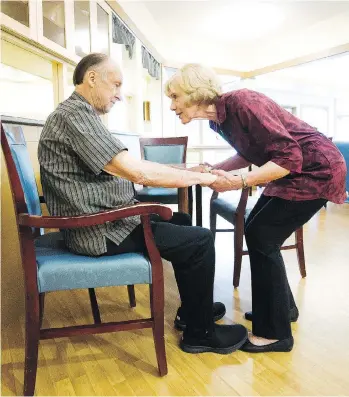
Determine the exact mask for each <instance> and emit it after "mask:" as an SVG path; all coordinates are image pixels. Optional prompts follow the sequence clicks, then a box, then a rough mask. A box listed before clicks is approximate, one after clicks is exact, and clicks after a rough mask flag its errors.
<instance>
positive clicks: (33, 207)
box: [1, 123, 42, 216]
mask: <svg viewBox="0 0 349 397" xmlns="http://www.w3.org/2000/svg"><path fill="white" fill-rule="evenodd" d="M1 147H2V150H3V153H4V158H5V163H6V166H7V170H8V177H9V182H10V188H11V192H12V196H13V201H14V205H15V212H16V216H17V215H18V213H20V212H23V213H29V214H31V215H39V216H41V215H42V212H41V206H40V198H39V193H38V188H37V185H36V181H35V174H34V170H33V167H32V165H31V161H30V158H29V153H28V148H27V145H26V142H25V139H24V135H23V130H22V127H21V126H20V125H15V124H5V123H1Z"/></svg>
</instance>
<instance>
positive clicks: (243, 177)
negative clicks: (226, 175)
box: [240, 174, 249, 190]
mask: <svg viewBox="0 0 349 397" xmlns="http://www.w3.org/2000/svg"><path fill="white" fill-rule="evenodd" d="M240 176H241V182H242V189H243V190H245V189H248V188H249V186H248V184H247V182H246V177H245V175H243V174H240Z"/></svg>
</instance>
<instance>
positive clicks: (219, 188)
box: [210, 170, 242, 193]
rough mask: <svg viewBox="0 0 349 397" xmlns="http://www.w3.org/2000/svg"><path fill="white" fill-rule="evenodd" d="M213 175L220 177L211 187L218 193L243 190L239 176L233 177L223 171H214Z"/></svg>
mask: <svg viewBox="0 0 349 397" xmlns="http://www.w3.org/2000/svg"><path fill="white" fill-rule="evenodd" d="M211 173H212V174H214V175H217V176H218V178H217V180H216V181H215V182H213V183H212V184H211V185H210V188H211V189H213V190H215V191H216V192H220V193H223V192H227V191H228V190H239V189H241V188H242V180H241V177H240V176H238V175H233V174H230V173H229V172H226V171H223V170H213V171H211Z"/></svg>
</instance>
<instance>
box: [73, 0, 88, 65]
mask: <svg viewBox="0 0 349 397" xmlns="http://www.w3.org/2000/svg"><path fill="white" fill-rule="evenodd" d="M74 26H75V32H74V33H75V53H76V55H78V56H80V57H84V56H85V55H87V54H89V53H90V52H91V13H90V2H89V1H75V2H74Z"/></svg>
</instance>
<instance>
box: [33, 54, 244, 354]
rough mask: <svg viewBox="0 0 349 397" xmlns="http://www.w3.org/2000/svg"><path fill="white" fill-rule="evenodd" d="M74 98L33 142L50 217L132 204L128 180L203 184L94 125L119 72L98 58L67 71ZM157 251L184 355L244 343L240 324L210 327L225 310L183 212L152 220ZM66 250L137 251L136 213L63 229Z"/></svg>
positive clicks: (200, 177)
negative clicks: (177, 301) (171, 282)
mask: <svg viewBox="0 0 349 397" xmlns="http://www.w3.org/2000/svg"><path fill="white" fill-rule="evenodd" d="M73 79H74V85H75V87H76V89H75V91H74V93H73V94H72V95H71V96H70V98H68V99H67V100H66V101H64V102H62V103H61V104H60V105H59V106H58V107H57V109H56V110H55V111H54V112H53V113H52V114H51V115H50V116H49V117H48V119H47V121H46V123H45V126H44V129H43V131H42V134H41V138H40V142H39V153H38V154H39V162H40V170H41V182H42V186H43V191H44V196H45V199H46V202H47V206H48V209H49V211H50V213H51V214H52V215H59V216H64V215H65V216H73V215H80V214H86V213H94V212H98V211H101V210H104V209H110V208H117V207H119V206H122V205H129V204H134V203H136V199H135V196H134V193H135V191H134V186H133V183H137V184H141V185H147V186H163V187H185V186H191V185H194V184H201V185H203V186H209V185H211V184H213V183H214V182H217V179H219V178H220V177H217V176H216V175H212V174H209V173H199V172H194V171H193V172H192V171H186V170H179V169H175V168H171V167H168V166H165V165H161V164H157V163H152V162H148V161H141V160H137V159H135V158H132V157H131V156H130V155H129V153H128V151H127V148H126V147H125V145H124V144H123V143H122V142H120V141H119V140H117V139H115V138H114V137H113V136H112V135H111V134H110V132H109V131H108V130H107V129H106V127H105V126H104V125H103V124H102V122H101V119H100V117H99V116H100V115H102V114H106V113H108V112H109V111H110V109H111V108H112V106H113V105H114V104H115V102H116V101H119V100H120V89H121V86H122V74H121V71H120V69H119V68H118V66H117V65H116V64H115V63H114V62H113V61H112V60H111V59H109V58H108V57H107V56H106V55H103V54H90V55H88V56H86V57H85V58H83V59H82V60H81V61H80V62H79V64H78V65H77V67H76V69H75V72H74V78H73ZM152 230H153V233H154V238H155V242H156V245H157V247H158V249H159V251H160V254H161V256H162V257H163V258H165V259H166V260H168V261H170V262H172V265H173V268H174V272H175V276H176V280H177V284H178V290H179V294H180V298H181V302H182V304H181V307H180V308H179V309H178V312H177V317H176V319H175V325H176V327H177V328H179V329H184V334H183V338H182V339H181V342H180V346H181V348H182V350H184V351H186V352H188V353H200V352H206V351H209V352H215V353H220V354H227V353H231V352H233V351H234V350H236V349H238V348H239V347H241V346H242V345H243V344H244V342H245V341H246V338H247V332H246V329H245V328H244V327H243V326H241V325H217V324H214V320H218V319H220V318H222V317H223V316H224V314H225V307H224V305H223V304H222V303H219V302H217V303H213V282H214V266H215V250H214V242H213V238H212V235H211V232H210V231H209V230H207V229H204V228H200V227H193V226H191V222H190V218H189V217H188V216H186V215H185V214H175V215H174V217H173V219H172V220H171V222H161V221H160V219H154V220H153V222H152ZM65 243H66V245H67V247H68V248H69V249H70V250H71V251H73V252H75V253H77V254H82V255H95V256H97V255H115V254H121V253H126V252H137V251H138V252H143V251H145V243H144V238H143V232H142V227H141V225H140V219H139V217H138V216H134V217H130V218H127V219H124V220H122V221H117V222H111V223H107V224H105V225H102V226H93V227H88V228H79V229H72V230H65Z"/></svg>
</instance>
